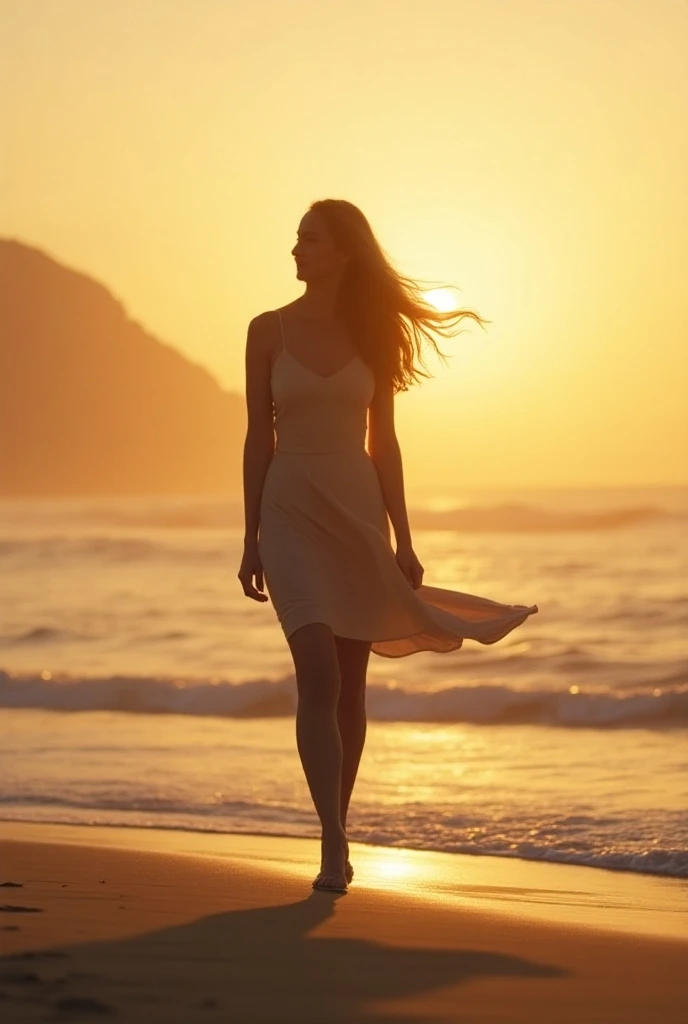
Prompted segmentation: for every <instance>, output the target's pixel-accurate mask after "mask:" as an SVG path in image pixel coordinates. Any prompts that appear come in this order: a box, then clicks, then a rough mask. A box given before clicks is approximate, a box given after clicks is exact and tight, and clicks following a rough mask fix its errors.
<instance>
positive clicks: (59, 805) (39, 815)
mask: <svg viewBox="0 0 688 1024" xmlns="http://www.w3.org/2000/svg"><path fill="white" fill-rule="evenodd" d="M366 817H367V816H366V814H365V813H364V812H359V814H358V824H357V826H356V828H355V829H351V830H350V838H351V839H352V840H354V841H355V842H357V843H363V844H368V845H372V846H388V847H394V848H399V847H403V848H406V849H411V850H427V851H433V852H438V853H450V854H451V853H459V854H468V855H471V856H482V857H509V858H512V859H518V860H527V861H545V862H548V863H558V864H576V865H579V866H582V867H593V868H604V869H606V870H610V871H629V872H634V873H637V874H644V875H659V876H664V877H666V878H688V849H685V848H684V847H683V846H681V845H677V846H671V845H657V844H656V842H654V841H653V840H652V838H651V837H649V836H642V835H639V834H638V831H639V830H638V828H636V827H634V823H633V822H632V821H627V822H615V823H614V824H615V832H614V834H613V835H610V834H605V835H599V836H597V837H596V838H597V840H598V842H595V841H592V842H591V843H589V844H588V847H587V848H581V846H580V845H578V844H577V843H576V842H575V840H572V837H571V836H569V835H568V834H567V833H566V831H565V830H563V831H561V832H560V831H559V829H558V828H557V822H556V821H553V822H552V823H551V824H550V826H549V827H548V828H547V830H546V835H545V836H543V838H542V840H541V841H537V839H536V840H533V839H526V838H525V837H524V833H525V832H526V831H528V830H529V831H531V832H532V831H533V830H532V829H529V826H530V825H531V824H532V822H530V821H528V820H527V819H525V820H524V819H523V818H520V819H518V820H514V821H513V822H511V821H510V822H505V821H499V822H497V823H493V822H490V821H489V820H487V819H485V821H484V822H483V824H482V826H481V827H480V826H479V827H476V826H477V825H478V822H477V821H474V822H473V823H472V825H471V827H468V828H466V829H465V830H462V829H459V830H453V829H444V830H442V831H441V832H437V830H436V829H434V828H433V829H432V835H431V836H430V837H428V836H427V835H425V831H426V830H425V829H424V828H423V823H422V822H418V823H416V824H417V825H418V828H417V829H416V828H414V824H413V823H406V826H405V829H404V833H403V834H401V835H400V834H399V833H398V832H397V833H390V832H389V831H388V830H380V829H378V828H375V827H374V826H373V827H371V824H370V823H369V822H367V821H366ZM0 821H24V822H41V823H49V824H78V825H87V826H88V825H90V826H93V827H103V826H105V827H108V826H113V827H118V828H123V827H124V828H153V829H156V830H158V829H161V830H163V831H182V832H197V833H201V834H203V833H210V834H216V835H217V834H219V835H232V834H235V835H236V834H238V835H264V836H289V837H295V838H315V837H316V833H315V832H314V831H313V827H312V824H311V823H310V821H309V816H308V815H303V814H301V815H300V814H299V813H298V811H296V809H287V808H285V809H284V813H283V814H277V815H274V816H273V815H270V816H269V817H268V818H267V819H266V813H265V809H264V808H262V809H261V808H260V807H258V806H257V805H252V804H250V803H248V802H246V801H234V802H232V803H231V804H229V803H227V804H226V805H224V806H220V807H214V808H209V807H198V806H186V805H175V803H174V801H163V800H157V801H156V800H134V801H131V802H129V801H128V800H120V801H116V800H102V799H98V800H95V801H94V800H90V801H89V800H73V801H65V800H64V799H63V798H62V797H61V796H59V795H56V796H55V797H54V798H51V797H50V796H48V795H37V796H36V797H35V798H34V799H31V798H30V797H26V796H25V797H20V798H19V799H15V798H14V797H3V796H2V795H0ZM540 823H541V824H542V822H540ZM664 827H665V828H667V829H669V830H670V831H673V832H674V833H675V836H676V839H677V841H678V842H680V840H681V835H682V834H683V836H684V837H685V827H684V823H683V819H682V817H681V818H680V819H679V820H677V821H675V822H674V821H672V820H671V815H669V820H667V821H665V822H664ZM457 831H458V835H457ZM462 831H465V832H466V836H465V837H462V836H461V832H462ZM642 831H643V829H642V826H641V827H640V832H642ZM476 833H477V835H476Z"/></svg>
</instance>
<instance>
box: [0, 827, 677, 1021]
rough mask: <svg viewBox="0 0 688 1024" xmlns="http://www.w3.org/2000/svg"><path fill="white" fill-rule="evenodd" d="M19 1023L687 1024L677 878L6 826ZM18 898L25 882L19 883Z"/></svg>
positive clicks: (8, 924) (7, 915)
mask: <svg viewBox="0 0 688 1024" xmlns="http://www.w3.org/2000/svg"><path fill="white" fill-rule="evenodd" d="M0 835H1V837H2V842H1V847H0V850H1V860H0V865H1V866H0V875H1V876H2V877H1V878H0V881H1V882H2V884H3V888H2V893H1V894H0V902H1V903H2V907H3V909H2V913H1V914H0V928H1V929H2V930H1V931H0V936H1V943H2V945H1V950H2V959H1V960H0V993H1V996H0V998H2V1013H3V1020H4V1021H6V1022H8V1024H14V1021H24V1020H26V1021H32V1020H35V1021H47V1020H82V1019H84V1020H91V1019H94V1020H95V1019H103V1018H106V1019H107V1018H108V1017H111V1018H112V1019H116V1020H123V1021H132V1022H134V1021H166V1022H167V1021H180V1022H188V1024H192V1022H195V1021H212V1020H232V1021H234V1020H236V1021H253V1020H260V1021H281V1020H285V1021H289V1020H305V1021H317V1022H319V1024H327V1022H329V1021H351V1022H369V1024H372V1022H374V1021H386V1022H402V1021H403V1022H407V1021H409V1022H410V1021H419V1022H424V1024H435V1022H437V1024H439V1022H450V1021H451V1022H457V1024H458V1022H462V1024H469V1022H470V1024H472V1022H474V1021H480V1022H495V1024H509V1022H519V1024H520V1022H523V1024H526V1022H529V1024H533V1022H537V1021H540V1020H548V1021H549V1020H556V1021H559V1022H569V1021H570V1022H572V1024H573V1022H578V1021H582V1020H586V1021H599V1022H613V1021H619V1022H629V1024H630V1022H638V1024H641V1022H642V1024H649V1022H651V1021H662V1022H663V1024H671V1022H674V1021H676V1022H679V1021H684V1020H685V1019H686V1014H688V986H687V985H686V980H685V964H686V962H688V961H687V956H688V902H687V900H686V892H685V885H684V884H683V883H682V882H681V881H679V880H677V879H667V878H652V877H647V876H640V875H636V874H632V873H624V872H611V871H604V870H601V869H594V868H585V867H578V866H569V865H558V864H543V863H527V862H524V861H520V860H516V859H513V860H509V859H506V858H495V857H481V856H466V855H460V854H453V855H449V854H443V853H436V852H427V851H411V850H405V849H399V848H396V849H389V848H383V847H370V846H363V845H359V844H356V843H352V844H351V859H352V862H353V864H354V869H355V877H354V881H353V882H352V884H351V886H350V888H349V892H348V893H347V894H345V895H336V894H329V893H323V892H315V891H313V890H312V889H311V886H310V882H311V879H312V877H313V875H314V873H315V872H314V868H315V867H317V862H318V855H319V848H318V847H319V844H318V843H317V841H315V840H309V839H295V838H292V837H269V836H254V835H243V836H242V835H208V834H199V833H192V832H183V831H178V830H177V831H164V830H160V829H137V828H98V827H86V826H74V825H72V826H67V825H47V824H35V823H20V822H3V823H2V828H1V831H0ZM10 883H11V884H10Z"/></svg>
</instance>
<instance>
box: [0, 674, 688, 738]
mask: <svg viewBox="0 0 688 1024" xmlns="http://www.w3.org/2000/svg"><path fill="white" fill-rule="evenodd" d="M0 707H5V708H43V709H46V710H55V711H71V712H79V711H122V712H129V713H138V714H176V715H201V716H203V715H205V716H220V717H230V718H270V717H286V716H290V715H293V714H294V713H295V711H296V688H295V684H294V680H293V677H292V676H289V677H286V678H283V679H278V680H272V679H251V680H247V681H244V682H230V681H224V680H215V681H203V680H186V679H180V678H168V677H152V676H146V677H140V676H110V677H107V678H91V677H78V676H77V677H74V676H68V675H61V676H57V675H55V676H53V675H52V674H51V673H45V672H44V673H41V674H40V675H34V674H13V675H11V674H10V673H8V672H3V671H0ZM367 711H368V715H369V717H370V718H372V719H376V720H378V721H386V722H442V723H461V722H465V723H473V724H480V725H508V724H518V725H524V724H530V725H544V726H562V727H568V728H594V729H608V728H619V727H627V728H628V727H638V726H642V727H645V728H686V727H688V684H684V685H678V686H672V687H657V686H654V687H653V688H652V690H647V689H639V690H636V691H632V692H628V691H622V692H612V691H609V690H604V691H601V690H594V689H589V690H586V689H584V688H583V687H570V688H569V689H567V690H555V689H519V688H516V687H510V686H502V685H488V684H481V685H473V686H470V685H462V686H447V687H444V688H441V689H433V690H415V691H412V690H409V689H407V688H405V687H403V686H397V685H395V684H391V683H390V684H383V683H369V684H368V687H367Z"/></svg>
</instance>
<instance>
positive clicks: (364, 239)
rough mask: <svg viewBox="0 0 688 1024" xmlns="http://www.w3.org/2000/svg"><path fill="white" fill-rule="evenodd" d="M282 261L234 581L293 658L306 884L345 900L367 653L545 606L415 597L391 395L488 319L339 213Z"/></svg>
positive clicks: (491, 629) (264, 320)
mask: <svg viewBox="0 0 688 1024" xmlns="http://www.w3.org/2000/svg"><path fill="white" fill-rule="evenodd" d="M292 255H293V256H294V259H295V261H296V276H297V278H298V279H299V280H300V281H304V282H305V285H306V290H305V292H304V294H303V295H302V296H301V297H300V298H298V299H296V300H294V301H293V302H290V303H288V304H287V305H286V306H284V307H282V308H281V309H279V310H273V311H269V312H265V313H261V314H260V315H259V316H257V317H255V318H254V319H253V320H251V322H250V324H249V328H248V337H247V343H246V403H247V411H248V429H247V433H246V440H245V445H244V465H243V472H244V504H245V519H246V533H245V538H244V553H243V558H242V561H241V567H240V569H239V573H238V577H239V579H240V581H241V584H242V587H243V590H244V593H245V594H246V596H247V597H249V598H252V599H253V600H255V601H267V600H268V597H267V595H266V594H265V593H264V581H265V585H266V586H267V590H268V593H269V595H270V598H271V600H272V602H273V606H274V608H275V612H276V615H277V617H278V619H279V623H280V625H281V627H282V629H283V631H284V635H285V637H286V640H287V642H288V644H289V648H290V650H291V654H292V657H293V661H294V669H295V674H296V683H297V691H298V706H297V713H296V738H297V747H298V751H299V755H300V758H301V762H302V765H303V769H304V772H305V775H306V779H307V782H308V786H309V789H310V792H311V796H312V798H313V803H314V805H315V809H316V811H317V813H318V817H319V818H320V823H321V826H322V837H321V854H322V857H321V865H320V872H319V873H318V875H317V877H316V878H315V880H314V882H313V886H314V887H315V888H318V889H329V890H333V891H335V892H346V890H347V882H349V881H351V878H352V876H353V868H352V867H351V864H350V862H349V859H348V843H347V836H346V817H347V811H348V807H349V800H350V798H351V792H352V790H353V786H354V782H355V779H356V773H357V771H358V765H359V761H360V758H361V753H362V750H363V744H364V741H365V736H366V712H365V685H366V672H367V666H368V658H369V655H370V652H371V650H372V651H373V653H375V654H378V655H381V656H383V657H389V658H396V657H403V656H405V655H409V654H413V653H414V652H417V651H437V652H446V651H452V650H456V649H457V648H459V647H460V646H461V644H462V642H463V640H464V639H465V638H471V639H474V640H477V641H479V642H480V643H483V644H491V643H495V642H496V641H497V640H500V639H501V638H502V637H503V636H505V635H506V634H507V633H508V632H510V631H511V630H512V629H514V628H515V627H516V626H518V625H520V623H522V622H523V621H524V620H525V619H526V618H527V617H528V616H529V615H531V614H532V613H533V612H536V611H537V610H538V609H537V605H531V606H528V607H527V606H525V605H508V604H501V603H499V602H496V601H491V600H488V599H486V598H480V597H475V596H473V595H470V594H461V593H458V592H456V591H450V590H443V589H440V588H437V587H428V586H424V585H423V566H422V565H421V563H420V561H419V560H418V557H417V555H416V553H415V551H414V550H413V545H412V542H411V532H410V529H409V523H408V518H407V512H406V505H405V497H404V483H403V471H402V461H401V455H400V450H399V444H398V440H397V438H396V434H395V429H394V395H395V393H396V392H398V391H402V390H406V389H407V388H408V387H409V386H410V385H411V384H413V383H416V382H417V379H418V377H419V376H423V377H427V376H429V375H428V374H427V373H424V372H423V371H421V370H419V369H418V367H417V366H416V365H415V363H414V359H415V357H416V356H418V357H419V358H420V354H421V340H422V339H423V338H425V340H429V341H431V343H432V344H433V346H434V348H435V350H436V351H437V352H438V353H439V354H440V356H442V358H444V356H443V353H441V352H439V349H438V348H437V345H436V344H435V342H434V340H433V339H432V337H431V336H430V333H429V331H430V330H432V329H434V330H438V331H440V332H441V333H449V331H450V330H451V329H452V328H453V327H456V326H457V324H459V323H460V322H461V320H462V319H463V318H464V317H472V318H473V319H474V320H475V321H476V322H478V323H480V324H481V325H482V323H483V321H482V318H481V317H479V316H478V315H477V314H476V313H472V312H470V311H467V310H458V311H453V312H440V311H438V310H435V309H434V308H432V307H431V306H430V305H429V304H427V303H426V302H424V301H423V299H422V295H421V292H420V289H419V287H418V285H417V284H416V282H414V281H412V280H410V279H409V278H406V277H403V276H402V275H401V274H399V273H398V272H397V271H396V270H394V269H393V268H392V266H391V263H390V261H389V259H388V258H387V256H386V254H385V253H384V251H383V249H382V248H381V246H380V245H379V243H378V242H377V240H376V238H375V236H374V234H373V232H372V230H371V227H370V225H369V223H368V221H367V220H366V218H365V216H364V215H363V213H361V211H360V210H359V209H358V207H356V206H354V205H353V204H352V203H348V202H346V201H344V200H340V199H325V200H320V201H318V202H315V203H313V204H312V205H311V206H310V208H309V210H308V211H307V212H306V214H305V215H304V217H303V218H302V220H301V223H300V225H299V230H298V232H297V242H296V245H295V246H294V248H293V250H292ZM421 361H422V360H421ZM366 429H367V440H368V450H367V451H366V447H365V443H366ZM275 435H276V442H277V443H276V446H275ZM388 517H389V519H388ZM389 520H391V522H392V525H393V527H394V535H395V549H396V550H393V549H392V546H391V542H390V532H389ZM254 580H255V584H254V582H253V581H254Z"/></svg>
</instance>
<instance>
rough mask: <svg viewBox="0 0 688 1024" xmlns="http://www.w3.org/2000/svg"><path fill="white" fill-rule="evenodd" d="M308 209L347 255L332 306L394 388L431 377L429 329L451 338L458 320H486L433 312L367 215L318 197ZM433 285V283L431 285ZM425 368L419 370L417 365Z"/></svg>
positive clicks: (366, 356) (364, 355)
mask: <svg viewBox="0 0 688 1024" xmlns="http://www.w3.org/2000/svg"><path fill="white" fill-rule="evenodd" d="M309 209H310V210H312V211H313V212H315V213H318V214H319V215H320V216H321V217H322V218H323V220H324V221H325V223H326V225H327V228H328V230H329V232H330V234H331V235H332V238H333V241H334V243H335V245H336V247H337V248H338V249H339V250H340V252H343V253H345V254H346V255H347V256H349V260H348V262H347V264H346V267H345V268H344V272H343V276H342V281H341V285H340V288H339V292H338V295H337V300H336V304H335V315H336V316H337V317H338V319H340V320H341V321H342V323H344V324H345V325H346V327H347V328H348V329H349V332H350V334H351V339H352V342H353V344H355V345H356V347H357V348H358V349H359V351H360V354H361V357H362V358H363V359H365V361H366V362H367V363H368V364H369V365H370V367H371V369H372V370H373V371H374V372H375V374H376V376H378V377H380V378H381V379H384V380H391V381H392V383H393V387H394V391H395V392H398V391H407V390H408V388H409V387H410V386H411V385H412V384H417V383H419V378H421V377H430V376H432V374H430V373H427V372H426V369H427V367H426V364H425V363H424V361H423V341H425V342H428V343H429V344H431V345H432V347H433V348H434V350H435V352H436V353H437V354H438V355H439V356H440V358H441V359H444V360H445V361H446V355H445V353H444V352H442V351H441V349H440V348H439V347H438V345H437V342H436V341H435V339H434V338H433V336H432V335H433V332H436V333H439V334H441V335H443V336H444V337H450V336H452V335H453V334H454V333H460V331H457V330H456V329H457V327H459V325H460V324H461V322H462V320H464V319H466V318H470V319H472V320H474V321H475V322H476V323H478V324H480V326H481V327H482V326H483V324H486V323H491V321H490V320H484V319H483V318H482V317H481V316H480V315H479V314H478V313H475V312H474V311H473V310H470V309H453V310H438V309H435V307H434V306H432V305H430V303H429V302H428V301H427V300H426V299H424V298H423V291H424V290H426V291H427V290H429V288H421V283H420V282H419V281H418V280H414V279H412V278H410V277H407V276H405V275H404V274H401V273H400V272H399V271H398V270H397V269H396V268H395V267H394V266H393V265H392V261H391V259H390V257H389V256H388V255H387V253H386V252H385V250H384V249H383V248H382V246H381V245H380V243H379V242H378V240H377V238H376V237H375V234H374V233H373V230H372V228H371V226H370V224H369V223H368V220H367V218H366V217H365V215H364V214H363V213H362V212H361V210H360V209H359V208H358V207H357V206H355V205H354V204H353V203H350V202H348V201H347V200H346V199H318V200H316V201H315V202H314V203H311V205H310V207H309ZM434 287H437V285H435V286H434ZM418 364H420V366H422V367H425V369H420V366H419V365H418Z"/></svg>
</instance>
